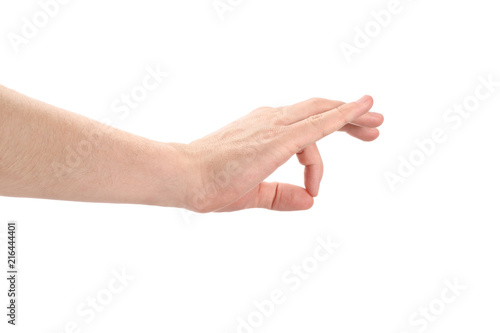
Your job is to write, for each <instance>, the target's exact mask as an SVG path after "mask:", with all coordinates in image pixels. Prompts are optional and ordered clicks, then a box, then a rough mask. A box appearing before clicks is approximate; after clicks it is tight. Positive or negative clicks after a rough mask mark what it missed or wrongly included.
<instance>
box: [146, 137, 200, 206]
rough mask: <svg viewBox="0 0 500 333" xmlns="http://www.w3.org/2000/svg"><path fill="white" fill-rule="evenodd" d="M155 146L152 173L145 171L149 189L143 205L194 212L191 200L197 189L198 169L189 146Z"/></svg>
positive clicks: (167, 144) (169, 144) (151, 165)
mask: <svg viewBox="0 0 500 333" xmlns="http://www.w3.org/2000/svg"><path fill="white" fill-rule="evenodd" d="M153 146H154V149H153V155H154V156H153V157H152V163H151V164H150V168H151V169H149V170H148V171H146V173H147V174H148V175H147V176H146V177H147V179H148V183H149V186H148V187H147V189H146V191H145V193H144V199H143V200H144V203H145V204H148V205H155V206H165V207H178V208H186V209H193V208H192V207H191V204H190V198H191V196H192V194H191V193H192V190H193V189H194V188H196V185H195V183H196V182H195V178H196V177H195V175H196V172H195V169H196V168H195V163H194V160H193V158H192V156H191V154H190V153H189V150H188V145H186V144H180V143H161V142H154V143H153Z"/></svg>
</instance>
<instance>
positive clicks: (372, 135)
mask: <svg viewBox="0 0 500 333" xmlns="http://www.w3.org/2000/svg"><path fill="white" fill-rule="evenodd" d="M379 135H380V131H379V130H378V129H376V128H371V129H370V134H369V135H367V136H366V137H364V138H363V141H366V142H370V141H373V140H375V139H377V138H378V137H379Z"/></svg>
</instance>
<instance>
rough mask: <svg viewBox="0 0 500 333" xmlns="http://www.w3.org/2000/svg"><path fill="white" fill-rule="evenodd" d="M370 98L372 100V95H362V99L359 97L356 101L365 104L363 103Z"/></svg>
mask: <svg viewBox="0 0 500 333" xmlns="http://www.w3.org/2000/svg"><path fill="white" fill-rule="evenodd" d="M369 100H370V96H368V95H364V96H363V97H361V98H360V99H358V100H357V101H356V103H358V104H363V103H366V102H368V101H369Z"/></svg>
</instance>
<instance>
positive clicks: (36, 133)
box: [0, 86, 188, 207]
mask: <svg viewBox="0 0 500 333" xmlns="http://www.w3.org/2000/svg"><path fill="white" fill-rule="evenodd" d="M182 152H183V148H182V145H178V144H165V143H160V142H156V141H152V140H148V139H145V138H142V137H139V136H136V135H133V134H130V133H127V132H123V131H120V130H117V129H114V128H112V127H109V126H106V125H104V124H100V123H98V122H96V121H94V120H91V119H88V118H86V117H83V116H81V115H78V114H75V113H71V112H68V111H65V110H62V109H59V108H56V107H53V106H51V105H48V104H45V103H43V102H40V101H37V100H34V99H31V98H29V97H26V96H24V95H21V94H19V93H17V92H15V91H12V90H10V89H7V88H5V87H3V86H0V195H3V196H16V197H34V198H48V199H60V200H75V201H88V202H113V203H140V204H157V205H164V206H176V207H183V202H184V198H183V193H182V192H180V191H179V190H180V187H179V185H180V184H181V179H186V177H185V175H184V173H186V172H188V171H187V169H188V168H187V159H186V157H185V155H184V154H183V153H182Z"/></svg>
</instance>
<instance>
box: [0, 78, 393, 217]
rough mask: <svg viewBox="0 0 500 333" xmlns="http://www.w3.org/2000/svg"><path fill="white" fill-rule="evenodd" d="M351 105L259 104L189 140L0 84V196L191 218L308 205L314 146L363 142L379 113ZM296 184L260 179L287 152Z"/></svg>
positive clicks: (314, 174)
mask: <svg viewBox="0 0 500 333" xmlns="http://www.w3.org/2000/svg"><path fill="white" fill-rule="evenodd" d="M372 105H373V99H372V98H371V97H370V96H364V97H362V98H361V99H360V100H358V101H357V102H352V103H343V102H340V101H334V100H328V99H321V98H313V99H310V100H307V101H304V102H300V103H297V104H293V105H289V106H284V107H262V108H258V109H256V110H254V111H253V112H251V113H249V114H247V115H246V116H244V117H242V118H240V119H238V120H236V121H234V122H232V123H230V124H228V125H226V126H225V127H223V128H221V129H220V130H218V131H216V132H214V133H212V134H210V135H207V136H205V137H203V138H201V139H198V140H196V141H193V142H191V143H189V144H181V143H163V142H158V141H153V140H149V139H146V138H143V137H139V136H137V135H134V134H131V133H127V132H124V131H121V130H118V129H115V128H112V127H109V126H106V125H103V124H101V123H99V122H97V121H94V120H91V119H89V118H86V117H84V116H81V115H79V114H76V113H72V112H69V111H66V110H63V109H60V108H57V107H54V106H52V105H49V104H46V103H43V102H40V101H38V100H35V99H32V98H29V97H27V96H24V95H22V94H20V93H18V92H15V91H13V90H10V89H8V88H6V87H3V86H0V195H1V196H11V197H30V198H44V199H57V200H71V201H86V202H107V203H129V204H146V205H158V206H166V207H180V208H185V209H189V210H192V211H196V212H202V213H206V212H214V211H217V212H225V211H235V210H241V209H247V208H265V209H272V210H280V211H290V210H304V209H309V208H310V207H312V205H313V203H314V197H316V196H317V195H318V192H319V186H320V183H321V178H322V176H323V162H322V160H321V156H320V153H319V150H318V148H317V146H316V142H317V141H319V140H321V139H322V138H324V137H326V136H328V135H330V134H332V133H334V132H336V131H342V132H346V133H347V134H349V135H351V136H353V137H354V138H357V139H360V140H363V141H372V140H374V139H376V138H377V137H378V135H379V131H378V129H377V127H378V126H380V125H381V124H382V122H383V116H382V115H381V114H378V113H375V112H369V110H370V109H371V107H372ZM294 155H296V156H297V157H298V160H299V162H300V163H301V164H302V165H304V167H305V171H304V187H300V186H296V185H291V184H285V183H269V182H265V181H264V180H265V179H266V178H267V177H268V176H269V175H271V174H272V173H273V172H274V171H275V170H276V169H277V168H279V167H280V166H281V165H283V164H284V163H285V162H286V161H287V160H289V159H290V158H291V157H292V156H294Z"/></svg>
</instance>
